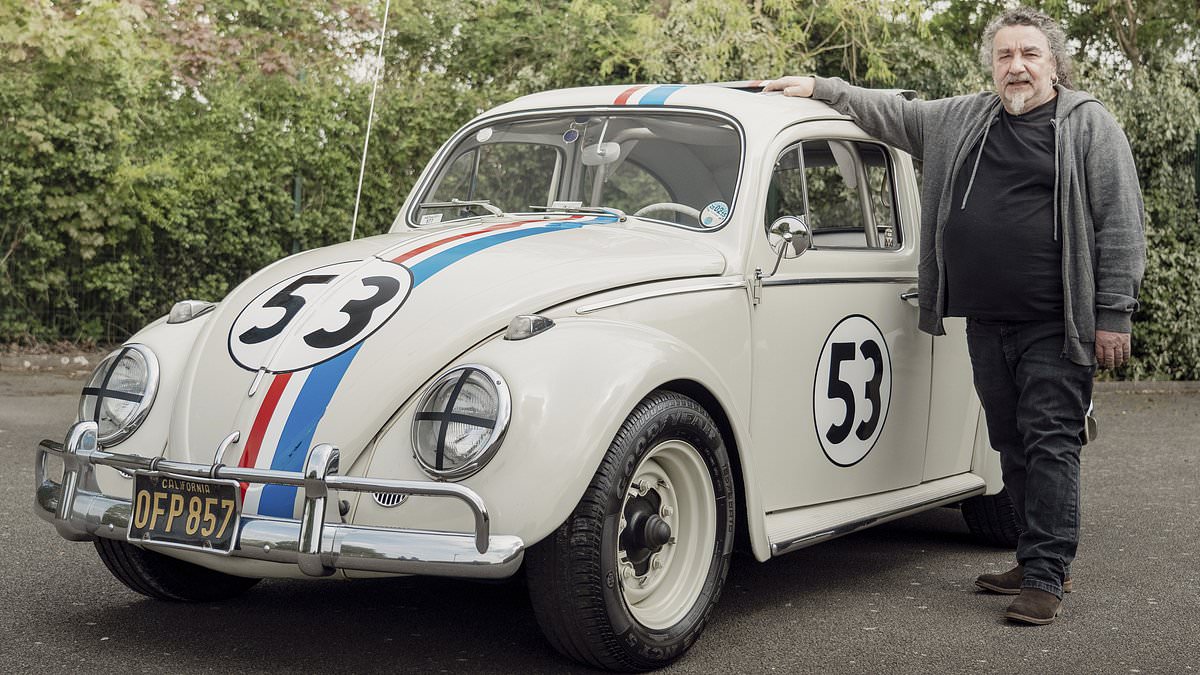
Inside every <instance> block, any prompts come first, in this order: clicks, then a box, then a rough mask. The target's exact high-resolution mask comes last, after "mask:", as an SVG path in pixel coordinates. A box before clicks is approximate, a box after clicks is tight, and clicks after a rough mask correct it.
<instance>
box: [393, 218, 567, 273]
mask: <svg viewBox="0 0 1200 675" xmlns="http://www.w3.org/2000/svg"><path fill="white" fill-rule="evenodd" d="M577 218H579V216H570V217H569V218H565V220H575V219H577ZM541 220H542V219H541V218H535V219H533V220H518V221H517V222H515V223H501V224H499V225H492V226H491V227H485V228H483V229H482V230H472V231H470V232H462V233H459V234H456V235H454V236H452V237H446V238H445V239H438V240H437V241H435V242H431V243H428V244H425V245H424V246H418V247H417V248H414V249H413V250H411V251H408V252H406V253H401V254H400V255H398V256H396V257H395V258H392V262H395V263H400V262H404V261H405V260H408V259H409V258H411V257H413V256H416V255H420V254H421V253H424V252H425V251H428V250H429V249H431V248H437V247H438V246H441V245H442V244H445V243H448V242H451V241H457V240H459V239H465V238H467V237H474V236H475V235H477V234H487V233H488V232H496V231H497V230H509V229H512V228H514V227H519V226H521V225H528V224H529V223H538V222H541Z"/></svg>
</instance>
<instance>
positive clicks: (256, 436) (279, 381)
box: [238, 373, 292, 498]
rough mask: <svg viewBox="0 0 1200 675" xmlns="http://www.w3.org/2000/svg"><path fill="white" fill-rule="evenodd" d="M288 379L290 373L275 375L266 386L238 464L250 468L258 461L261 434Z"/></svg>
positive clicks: (244, 490) (243, 484)
mask: <svg viewBox="0 0 1200 675" xmlns="http://www.w3.org/2000/svg"><path fill="white" fill-rule="evenodd" d="M290 379H292V374H291V373H282V374H280V375H276V376H275V379H274V380H273V381H272V382H271V386H270V387H268V388H267V395H266V396H264V397H263V402H262V407H261V408H259V409H258V416H257V417H255V418H254V425H253V426H251V427H250V437H249V438H247V439H246V445H245V446H243V447H244V449H243V450H242V458H241V459H240V460H238V466H240V467H247V468H252V467H253V466H254V463H255V462H257V461H258V451H259V449H261V448H262V440H263V436H265V435H266V434H267V426H268V425H269V424H270V423H271V417H272V416H273V415H274V414H275V406H277V405H279V398H280V397H281V396H283V390H284V389H285V388H286V387H287V383H288V380H290ZM245 496H246V483H242V497H243V498H245Z"/></svg>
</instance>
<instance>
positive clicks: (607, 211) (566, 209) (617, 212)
mask: <svg viewBox="0 0 1200 675" xmlns="http://www.w3.org/2000/svg"><path fill="white" fill-rule="evenodd" d="M529 208H530V210H532V211H546V212H549V213H595V214H603V215H607V216H616V217H617V219H618V220H619V221H620V222H622V223H623V222H625V221H626V220H627V219H628V216H626V215H625V212H624V211H622V210H621V209H614V208H612V207H609V206H575V205H574V204H571V205H570V206H563V205H561V204H555V205H553V206H542V205H541V204H530V206H529Z"/></svg>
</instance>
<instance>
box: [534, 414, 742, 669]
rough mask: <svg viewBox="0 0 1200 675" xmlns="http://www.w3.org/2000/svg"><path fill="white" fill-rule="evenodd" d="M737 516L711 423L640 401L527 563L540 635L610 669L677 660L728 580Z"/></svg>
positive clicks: (704, 416) (724, 454) (700, 628)
mask: <svg viewBox="0 0 1200 675" xmlns="http://www.w3.org/2000/svg"><path fill="white" fill-rule="evenodd" d="M736 510H737V509H736V499H735V495H734V482H733V474H732V471H731V469H730V464H729V456H728V453H727V451H726V449H725V444H724V442H723V441H722V439H721V433H720V430H719V429H718V428H717V425H716V423H714V422H713V420H712V418H711V417H710V416H709V415H708V413H707V412H706V411H705V410H704V408H702V407H701V406H700V405H699V404H698V403H696V402H695V401H693V400H692V399H690V398H687V397H686V396H683V395H681V394H677V393H674V392H665V391H657V392H654V393H652V394H651V395H650V396H648V397H646V398H645V399H644V400H642V402H641V403H639V404H638V406H637V407H636V408H635V409H634V411H633V412H632V413H630V415H629V417H628V418H627V419H626V420H625V423H624V424H623V425H622V426H621V430H620V431H619V432H618V433H617V436H616V438H615V439H613V442H612V444H611V445H610V446H609V449H608V452H607V454H606V455H605V457H604V460H603V461H602V462H601V464H600V468H599V469H598V470H597V471H596V475H595V476H594V477H593V478H592V482H591V484H590V485H589V486H588V488H587V490H586V491H585V492H584V495H583V498H582V499H581V500H580V501H579V504H578V506H576V507H575V510H574V512H572V514H571V516H570V517H569V518H567V521H566V522H565V523H563V524H562V526H560V527H559V528H558V530H556V531H555V532H553V533H551V534H550V535H549V536H548V537H547V538H546V539H544V540H543V541H542V542H540V543H538V544H537V545H536V546H534V547H532V548H531V549H530V550H529V552H528V553H527V555H526V557H525V561H526V562H525V564H526V566H527V578H528V580H529V592H530V597H531V599H532V603H533V609H534V613H535V615H536V616H537V620H538V624H539V625H540V626H541V627H542V631H543V632H544V633H545V634H546V637H547V639H548V640H549V641H550V643H551V644H552V645H553V646H554V647H555V648H556V649H557V650H558V651H560V652H561V653H563V654H564V655H566V656H568V657H570V658H573V659H575V660H577V661H581V662H583V663H586V664H588V665H591V666H596V667H600V668H607V669H610V670H621V671H643V670H652V669H655V668H660V667H662V666H665V665H667V664H669V663H671V662H672V661H674V660H675V659H677V658H679V657H680V656H682V655H683V653H684V652H685V651H687V649H688V648H689V647H690V646H691V645H692V643H693V642H695V640H696V638H697V637H699V635H700V633H701V631H703V630H704V626H705V624H706V623H707V622H708V618H709V616H710V614H711V613H712V610H713V607H714V606H715V605H716V602H717V597H718V596H719V595H720V593H721V587H722V586H723V585H724V583H725V576H726V574H727V573H728V571H729V560H730V553H731V551H732V549H733V540H734V528H735V522H736V521H735V517H736Z"/></svg>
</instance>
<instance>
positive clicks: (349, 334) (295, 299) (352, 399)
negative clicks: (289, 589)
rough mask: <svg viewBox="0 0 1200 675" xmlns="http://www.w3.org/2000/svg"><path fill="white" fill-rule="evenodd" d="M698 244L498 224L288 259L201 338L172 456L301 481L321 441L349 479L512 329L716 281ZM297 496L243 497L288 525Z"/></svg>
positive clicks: (608, 221)
mask: <svg viewBox="0 0 1200 675" xmlns="http://www.w3.org/2000/svg"><path fill="white" fill-rule="evenodd" d="M724 269H725V259H724V257H723V256H722V255H721V254H720V253H719V252H718V251H717V250H716V249H714V248H712V247H710V246H708V245H706V244H705V243H703V241H701V240H700V237H698V236H697V235H696V234H695V233H687V232H684V231H677V230H674V229H670V228H665V227H662V226H644V225H640V224H639V223H638V221H637V220H636V219H630V220H629V221H628V222H617V219H616V218H615V217H609V216H586V217H585V216H573V217H569V218H564V217H561V216H560V217H557V218H556V219H550V218H545V217H543V218H538V219H536V220H515V219H495V220H489V221H485V222H484V223H482V224H481V223H475V224H473V225H470V226H461V227H450V228H441V229H438V230H434V231H428V232H424V231H422V232H405V233H394V234H386V235H381V236H377V237H371V238H367V239H362V240H358V241H352V242H346V243H343V244H338V245H334V246H330V247H327V248H323V249H317V250H313V251H308V252H306V253H302V254H299V255H296V256H292V257H290V258H286V259H284V260H281V261H279V262H277V263H275V264H273V265H271V266H270V267H267V268H266V269H264V270H262V271H261V272H259V273H258V274H256V275H255V276H253V277H251V278H250V279H249V280H247V281H246V282H245V283H243V284H242V285H241V286H239V287H238V288H236V289H235V290H234V291H233V292H232V293H230V294H229V296H228V297H226V298H225V300H224V301H222V302H221V304H220V305H219V306H218V307H217V309H216V310H215V311H214V312H213V315H212V316H211V318H210V319H209V321H208V324H207V325H206V326H205V329H204V331H203V332H202V333H201V334H200V336H199V337H198V338H197V342H196V345H195V347H194V349H193V351H192V354H191V357H190V360H189V365H188V367H187V372H186V373H185V374H184V378H183V383H182V384H181V387H180V391H179V394H178V399H177V404H176V407H175V410H174V413H173V417H172V421H171V432H170V437H169V438H168V443H167V444H168V448H167V454H168V456H171V457H174V458H178V459H186V460H188V461H193V462H205V463H207V462H210V461H213V458H214V454H215V453H216V451H217V449H218V446H219V445H220V444H221V442H222V440H223V439H225V438H227V437H228V435H229V434H230V433H231V432H233V431H237V432H238V434H239V439H238V441H237V442H235V443H233V444H232V445H231V446H229V447H228V448H227V449H226V451H225V452H223V453H222V454H221V455H220V456H219V458H218V461H222V462H224V463H225V464H228V465H233V464H239V465H241V466H253V467H258V468H274V469H282V470H294V471H300V470H301V468H302V466H303V462H304V457H305V454H306V453H307V451H308V449H309V448H310V447H311V446H312V445H313V444H316V443H330V444H332V445H335V446H337V447H338V448H339V449H340V450H341V453H342V460H341V471H342V472H343V473H345V472H347V471H348V470H349V469H350V467H351V465H352V464H353V462H354V461H355V460H356V459H357V457H358V455H359V454H360V453H361V451H362V449H363V448H364V446H365V445H366V444H367V443H368V441H369V440H370V438H371V437H372V436H373V435H374V434H375V433H376V432H378V430H379V429H380V428H381V426H382V425H383V424H385V423H386V421H387V419H388V418H389V417H390V416H391V415H392V414H393V413H394V412H395V411H396V410H397V409H398V408H399V406H400V405H401V404H402V403H403V402H404V401H405V400H407V399H408V398H409V397H410V396H412V395H413V393H414V392H416V391H417V389H418V388H419V387H421V385H422V384H424V383H425V382H427V381H428V380H429V379H430V378H431V377H433V376H434V375H436V374H437V373H438V372H439V371H440V370H441V369H442V368H443V367H445V365H446V364H448V363H449V362H451V361H452V360H454V359H455V358H456V357H458V356H459V355H460V354H462V353H463V352H465V351H466V350H468V349H469V348H470V347H471V346H472V345H475V344H477V343H479V342H480V341H482V340H484V339H486V338H487V337H488V336H490V335H493V334H495V333H496V332H498V331H500V330H502V329H503V328H504V327H505V326H506V325H507V324H508V322H509V321H510V320H511V319H512V317H513V316H515V315H518V314H527V313H532V312H537V311H541V310H544V309H545V308H547V307H550V306H553V305H556V304H559V303H562V302H566V301H569V300H571V299H574V298H579V297H583V296H586V295H589V294H592V293H596V292H599V291H603V290H606V289H610V288H614V287H619V286H627V285H632V284H639V283H645V282H650V281H656V280H662V279H672V278H682V277H694V276H708V275H719V274H721V273H722V272H723V271H724ZM296 500H297V495H296V490H295V488H285V487H282V486H272V487H268V488H267V489H266V490H265V491H260V492H258V493H256V492H255V488H251V492H250V493H248V494H247V495H246V506H245V508H246V510H247V512H248V513H254V512H259V513H263V514H265V515H280V516H289V515H291V514H292V512H293V511H294V510H295V505H296V504H295V503H296Z"/></svg>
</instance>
